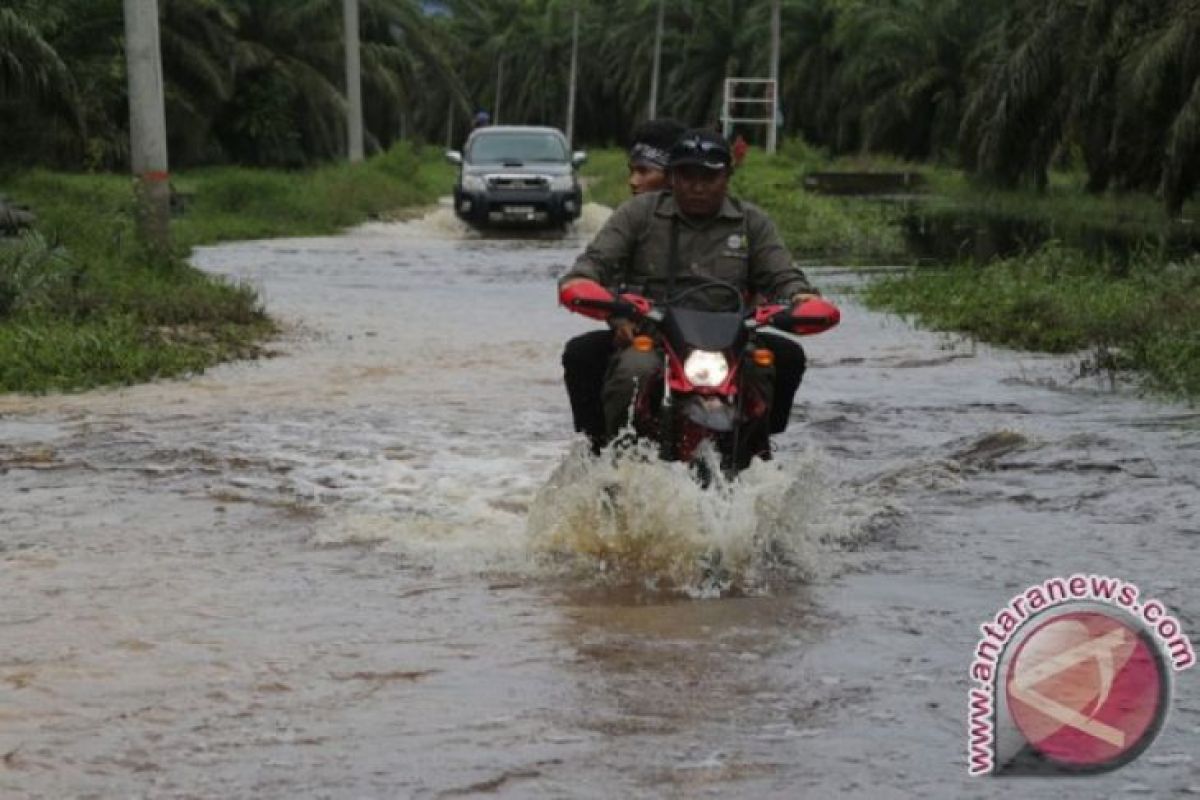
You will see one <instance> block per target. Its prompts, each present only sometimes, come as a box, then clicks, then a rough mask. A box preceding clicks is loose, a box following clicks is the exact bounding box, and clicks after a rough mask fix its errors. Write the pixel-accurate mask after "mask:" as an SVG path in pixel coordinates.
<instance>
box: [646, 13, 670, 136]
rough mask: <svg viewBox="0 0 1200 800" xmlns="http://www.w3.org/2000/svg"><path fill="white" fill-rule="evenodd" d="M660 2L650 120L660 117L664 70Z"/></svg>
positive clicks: (651, 79) (652, 77) (651, 74)
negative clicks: (660, 80) (659, 100)
mask: <svg viewBox="0 0 1200 800" xmlns="http://www.w3.org/2000/svg"><path fill="white" fill-rule="evenodd" d="M665 2H666V0H658V25H657V26H656V27H655V29H654V67H653V69H652V70H651V72H650V119H656V118H657V117H658V77H659V74H660V70H661V69H662V40H663V6H664V5H665Z"/></svg>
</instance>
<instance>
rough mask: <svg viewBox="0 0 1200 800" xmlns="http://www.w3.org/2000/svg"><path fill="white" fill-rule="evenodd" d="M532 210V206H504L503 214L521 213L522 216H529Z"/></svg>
mask: <svg viewBox="0 0 1200 800" xmlns="http://www.w3.org/2000/svg"><path fill="white" fill-rule="evenodd" d="M534 211H535V209H534V207H533V206H505V207H504V213H505V214H521V215H523V216H530V215H531V214H533V213H534Z"/></svg>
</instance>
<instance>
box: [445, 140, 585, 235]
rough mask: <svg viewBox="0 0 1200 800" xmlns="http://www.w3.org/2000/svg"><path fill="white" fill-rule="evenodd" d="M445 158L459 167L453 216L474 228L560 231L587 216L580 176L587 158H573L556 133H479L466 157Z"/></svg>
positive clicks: (467, 147)
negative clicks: (576, 172) (531, 228)
mask: <svg viewBox="0 0 1200 800" xmlns="http://www.w3.org/2000/svg"><path fill="white" fill-rule="evenodd" d="M446 158H447V159H449V160H450V161H451V162H452V163H454V164H457V165H459V167H460V169H459V174H458V182H457V183H456V184H455V186H454V211H455V213H456V214H457V215H458V216H459V218H460V219H462V220H464V221H466V222H468V223H470V224H472V225H475V226H478V227H487V226H499V225H526V226H538V227H556V226H562V225H566V224H567V223H569V222H572V221H574V220H576V219H578V218H579V214H580V212H581V211H582V210H583V194H582V192H581V191H580V188H579V179H578V177H577V176H576V174H575V171H576V170H577V169H578V168H579V166H580V165H582V164H583V162H584V161H586V160H587V154H586V153H582V152H577V153H572V152H571V148H570V145H569V144H568V142H567V138H566V137H565V136H563V134H562V133H561V132H560V131H558V130H556V129H554V128H537V127H529V126H517V125H507V126H502V125H496V126H491V127H484V128H478V129H477V130H475V131H474V132H473V133H471V135H470V136H469V137H468V138H467V143H466V145H465V146H464V147H463V149H462V151H461V152H459V151H457V150H451V151H448V152H447V153H446Z"/></svg>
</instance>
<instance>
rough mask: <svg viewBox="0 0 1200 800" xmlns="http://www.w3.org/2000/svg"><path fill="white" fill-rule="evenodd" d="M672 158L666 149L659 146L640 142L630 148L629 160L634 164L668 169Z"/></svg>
mask: <svg viewBox="0 0 1200 800" xmlns="http://www.w3.org/2000/svg"><path fill="white" fill-rule="evenodd" d="M670 160H671V158H670V156H669V155H668V153H667V151H666V150H662V149H660V148H657V147H655V146H654V145H650V144H645V143H643V142H638V143H637V144H635V145H634V146H633V147H631V148H629V161H630V163H633V164H645V165H647V166H651V167H657V168H658V169H661V170H666V168H667V164H668V163H669V162H670Z"/></svg>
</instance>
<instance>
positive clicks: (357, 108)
mask: <svg viewBox="0 0 1200 800" xmlns="http://www.w3.org/2000/svg"><path fill="white" fill-rule="evenodd" d="M342 16H343V17H344V18H345V28H346V105H347V117H346V135H347V137H348V139H349V147H348V150H349V153H348V155H349V157H350V162H351V163H355V162H358V161H362V160H363V104H362V52H361V49H360V48H361V45H360V44H359V41H358V38H359V22H358V0H342Z"/></svg>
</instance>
